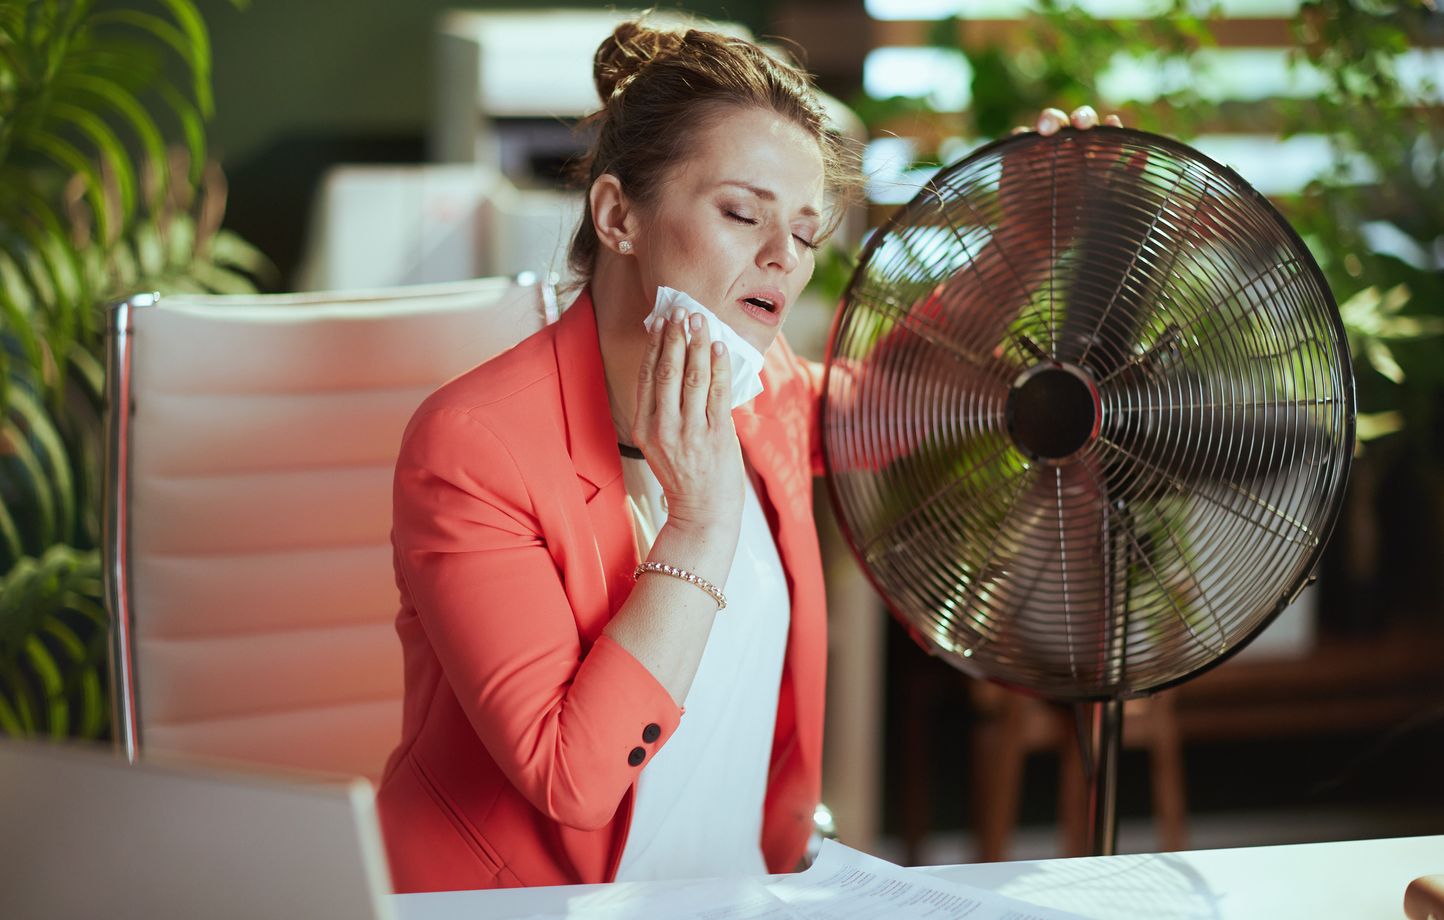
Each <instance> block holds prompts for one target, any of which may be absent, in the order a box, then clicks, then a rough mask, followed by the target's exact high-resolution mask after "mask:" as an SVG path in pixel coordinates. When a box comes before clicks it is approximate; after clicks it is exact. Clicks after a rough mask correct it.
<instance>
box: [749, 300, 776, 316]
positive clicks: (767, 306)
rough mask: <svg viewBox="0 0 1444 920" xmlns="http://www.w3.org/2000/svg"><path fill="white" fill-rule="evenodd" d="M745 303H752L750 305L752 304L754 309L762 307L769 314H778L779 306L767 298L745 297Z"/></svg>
mask: <svg viewBox="0 0 1444 920" xmlns="http://www.w3.org/2000/svg"><path fill="white" fill-rule="evenodd" d="M743 302H744V303H750V304H752V305H753V306H754V307H761V308H762V309H764V310H766V311H767V312H768V313H776V312H777V304H775V303H773V302H772V301H770V300H768V299H767V298H765V297H744V298H743Z"/></svg>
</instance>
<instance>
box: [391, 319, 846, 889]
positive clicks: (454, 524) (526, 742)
mask: <svg viewBox="0 0 1444 920" xmlns="http://www.w3.org/2000/svg"><path fill="white" fill-rule="evenodd" d="M762 377H763V382H764V384H765V390H764V391H763V393H762V395H761V396H759V397H757V399H755V400H753V401H752V402H751V403H750V404H749V405H747V406H744V407H742V408H739V409H737V410H735V411H734V413H733V418H734V420H735V422H736V427H737V434H738V438H739V439H740V441H741V444H742V449H743V452H744V453H745V455H746V457H747V459H748V460H749V461H750V463H751V464H752V466H753V468H754V469H755V470H756V472H757V475H758V478H759V479H760V485H761V488H760V491H759V498H760V499H761V501H762V504H763V508H764V510H765V511H766V513H767V517H768V521H769V522H770V523H771V525H772V532H773V536H774V537H775V538H776V540H777V548H778V552H779V554H780V556H781V558H782V564H783V568H784V569H785V570H786V573H787V577H788V587H789V589H790V591H791V601H792V622H791V626H790V629H789V633H788V643H787V655H786V659H785V662H784V665H783V671H782V685H781V693H780V696H779V698H778V704H777V721H776V725H775V728H774V735H773V744H772V754H771V767H770V771H769V775H768V784H767V795H766V803H765V807H764V815H763V828H762V838H763V839H762V841H761V843H762V849H763V855H764V857H765V858H766V861H767V866H768V868H769V870H771V871H774V872H778V871H788V870H791V869H792V868H794V867H795V866H796V865H797V863H798V861H799V859H800V858H801V856H802V854H803V850H804V848H805V846H806V843H807V839H808V836H809V833H810V831H811V828H812V815H813V810H814V808H815V806H816V804H817V801H818V796H819V786H820V779H821V763H822V706H823V679H824V670H825V662H826V649H825V633H826V615H825V607H824V603H823V578H822V562H821V557H820V555H819V552H818V546H817V533H816V529H815V527H814V524H813V517H812V477H813V476H814V475H816V473H817V472H818V471H819V470H820V449H819V438H818V432H819V428H818V415H817V405H818V399H817V395H818V384H819V379H818V374H817V373H816V372H815V371H814V370H813V369H812V368H810V367H809V366H808V365H806V364H805V363H804V362H802V361H801V360H800V359H798V358H797V356H796V355H794V354H793V352H792V350H791V349H790V348H789V347H788V345H787V343H786V342H785V341H784V340H782V339H781V338H780V337H779V339H778V340H777V342H776V343H775V344H774V345H773V347H772V348H771V349H770V350H769V351H768V353H767V356H766V361H765V365H764V370H763V373H762ZM393 513H394V520H393V529H392V544H393V547H394V559H395V568H396V581H397V586H398V587H399V589H400V593H401V610H400V613H399V614H398V616H397V623H396V628H397V632H398V633H399V634H400V638H401V644H402V649H403V653H404V657H405V675H406V690H405V700H404V714H403V721H402V740H401V743H400V745H399V746H398V747H397V748H396V750H395V751H394V752H393V753H392V755H391V757H390V759H389V760H388V762H387V765H386V770H385V773H384V774H383V776H382V780H381V786H380V789H379V790H378V793H377V805H378V809H379V811H380V817H381V823H382V829H383V832H384V835H385V839H386V846H387V852H388V855H389V857H390V863H391V872H392V878H393V881H394V883H395V886H396V890H397V891H399V892H410V891H435V890H446V889H461V888H489V887H504V886H519V885H561V884H572V883H582V882H601V881H610V880H612V879H613V878H614V877H615V874H616V869H617V863H618V861H619V860H620V859H621V855H622V847H623V844H624V843H625V842H626V839H627V830H628V827H629V824H630V821H631V815H632V797H633V787H634V784H635V782H636V780H637V776H638V774H639V773H640V772H641V770H642V769H643V767H645V765H646V763H647V761H648V759H650V757H651V756H652V755H653V754H655V753H656V752H657V750H658V749H660V748H661V747H662V745H664V744H666V742H667V739H668V738H669V737H671V735H672V733H673V732H674V731H675V730H676V728H677V725H678V722H679V720H680V718H681V716H682V713H681V710H680V709H679V708H678V707H677V705H676V704H675V703H674V702H673V701H672V698H671V697H670V695H669V694H668V693H667V691H666V690H664V689H663V688H662V686H661V685H660V684H659V683H658V682H657V681H656V679H655V678H654V677H652V675H651V673H650V672H649V671H647V670H646V668H644V667H643V666H642V665H641V664H640V663H639V662H638V661H637V660H636V659H635V658H634V657H632V655H631V654H630V653H629V652H627V651H626V650H625V649H623V648H622V647H621V646H620V645H618V644H616V643H615V642H613V641H612V640H611V639H609V638H608V637H606V636H604V635H602V627H603V626H605V625H606V624H607V621H608V620H610V619H611V617H612V616H613V615H614V614H615V613H616V612H617V609H618V608H619V607H620V606H621V605H622V602H623V601H625V600H626V599H627V595H628V594H629V593H630V591H631V590H632V570H633V568H634V567H635V566H636V565H637V562H638V559H637V549H636V542H635V539H634V537H633V533H632V521H631V517H630V512H629V511H628V508H627V493H626V488H625V486H624V483H623V480H622V467H621V458H620V455H619V453H618V450H617V439H616V434H615V431H614V430H613V427H612V421H611V413H610V410H609V407H608V403H607V387H606V380H605V377H604V375H603V371H602V360H601V351H600V348H599V345H598V340H597V329H596V319H595V315H594V312H593V308H592V303H591V298H590V296H589V294H588V293H586V292H584V293H583V294H582V295H581V296H580V297H579V298H578V300H577V301H576V303H575V304H573V306H572V307H571V308H570V309H569V310H567V311H566V313H565V314H563V316H562V318H561V319H560V320H559V321H558V322H556V323H555V324H553V325H551V326H549V327H547V328H546V329H544V330H542V331H541V332H538V333H536V334H535V335H532V336H531V337H529V338H527V339H526V340H525V341H523V342H521V343H520V344H519V345H517V346H516V347H514V348H512V349H510V350H509V351H506V352H504V353H502V354H501V355H498V356H497V357H496V358H494V359H492V360H490V361H487V362H486V363H484V364H482V365H480V366H479V367H477V368H475V369H473V370H471V371H469V372H467V373H466V374H464V375H462V376H460V377H458V378H456V379H455V380H453V381H451V382H450V383H448V384H446V385H445V386H443V387H442V388H441V389H440V390H438V391H437V392H435V393H433V394H432V395H431V396H430V397H429V398H428V399H427V400H426V401H425V402H424V403H423V404H422V405H421V407H420V408H419V409H418V410H417V412H416V414H415V415H414V416H413V418H412V420H411V422H410V424H409V425H408V426H407V429H406V432H405V435H404V436H403V439H402V446H401V451H400V456H399V459H398V460H397V464H396V478H395V492H394V509H393ZM723 615H724V616H725V615H726V614H725V613H724V614H723ZM739 677H740V678H741V676H739ZM741 679H745V678H741ZM697 820H698V822H699V824H698V829H697V831H698V833H706V816H705V815H699V816H697Z"/></svg>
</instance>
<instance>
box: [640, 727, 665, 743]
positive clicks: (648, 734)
mask: <svg viewBox="0 0 1444 920" xmlns="http://www.w3.org/2000/svg"><path fill="white" fill-rule="evenodd" d="M660 737H662V726H660V725H658V724H657V723H656V722H653V723H652V724H650V725H648V726H647V727H646V728H644V729H642V740H643V741H645V742H647V743H648V744H651V743H652V742H653V741H656V740H657V739H658V738H660Z"/></svg>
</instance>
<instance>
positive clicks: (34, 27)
mask: <svg viewBox="0 0 1444 920" xmlns="http://www.w3.org/2000/svg"><path fill="white" fill-rule="evenodd" d="M234 2H236V5H238V6H240V5H243V3H242V2H241V0H234ZM210 56H211V53H210V39H209V36H208V34H207V31H206V27H205V23H204V21H203V20H202V17H201V15H200V12H199V10H198V8H197V6H196V5H195V3H193V2H192V0H154V2H150V3H131V4H122V3H109V2H107V3H99V2H95V0H47V2H43V3H41V2H34V0H0V573H3V574H0V733H5V734H16V733H24V734H59V735H64V734H68V733H75V734H80V735H84V736H95V735H98V734H101V733H102V732H103V731H104V729H105V727H106V721H107V720H106V719H105V718H103V716H104V714H105V712H106V708H107V704H106V702H105V681H104V679H103V677H104V673H105V655H104V644H105V638H106V637H105V632H106V628H105V627H106V617H105V614H104V610H103V607H102V600H101V580H100V564H101V563H100V554H99V552H98V550H97V547H98V545H99V542H100V520H101V508H100V503H101V476H102V470H101V460H102V423H101V418H102V411H103V400H104V369H103V365H104V355H103V348H104V339H105V336H104V324H105V312H104V309H103V307H104V305H105V303H106V302H108V301H111V300H114V299H117V298H120V297H123V296H126V295H129V294H133V293H135V292H137V291H149V290H157V289H158V290H164V291H174V290H207V291H226V292H229V291H240V290H253V289H254V284H253V282H252V280H251V278H252V276H253V275H256V274H257V273H261V272H265V271H266V270H267V263H266V261H265V259H264V258H263V257H261V255H260V254H259V253H258V252H256V251H255V250H254V249H253V248H251V247H250V246H248V245H247V244H246V243H245V242H244V241H242V240H240V239H239V238H237V237H235V236H234V235H233V234H230V233H228V232H226V231H224V230H222V229H220V224H221V215H222V213H223V211H224V202H225V184H224V180H223V179H222V178H221V176H220V174H219V171H218V170H217V169H216V168H215V167H214V166H213V165H209V164H208V161H207V159H206V144H205V122H206V120H207V119H208V118H209V117H210V115H211V110H212V101H211V84H210ZM177 73H178V74H179V75H180V76H178V77H177V76H174V74H177ZM172 137H176V138H178V139H179V142H178V143H175V144H172V143H171V141H170V138H172Z"/></svg>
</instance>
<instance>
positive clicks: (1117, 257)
mask: <svg viewBox="0 0 1444 920" xmlns="http://www.w3.org/2000/svg"><path fill="white" fill-rule="evenodd" d="M1005 177H1006V179H1007V181H1006V182H1005V181H1004V178H1005ZM1030 381H1031V382H1030ZM1090 401H1091V402H1090ZM1090 405H1091V406H1092V408H1091V409H1090V408H1088V407H1089V406H1090ZM823 417H824V435H823V438H824V457H825V461H826V464H827V467H828V472H829V475H828V481H829V487H830V490H831V492H832V497H833V500H834V504H835V506H836V507H837V510H838V512H839V518H840V519H841V522H842V526H843V529H844V532H845V533H846V535H847V536H848V539H849V541H850V542H851V543H852V545H853V547H854V550H855V551H856V552H857V554H858V556H859V558H860V560H861V561H862V563H863V566H864V568H865V569H866V570H867V572H868V575H869V576H870V577H871V578H872V580H873V582H874V583H875V584H876V585H877V587H878V588H879V590H880V591H881V593H882V594H883V595H884V597H886V598H887V599H888V601H889V604H890V606H891V607H892V609H893V611H894V613H895V614H896V615H897V616H898V617H899V618H900V619H902V620H903V621H904V622H905V623H906V624H907V625H908V626H909V627H910V628H911V630H912V631H913V633H914V636H915V637H916V638H918V639H919V641H920V642H923V643H924V644H925V645H927V646H929V647H930V648H932V649H933V650H934V651H936V652H938V653H940V654H942V655H944V656H945V657H948V658H950V659H951V660H953V662H954V663H955V664H957V665H959V666H960V667H962V668H963V669H964V670H967V671H969V672H971V673H975V674H978V675H980V676H984V677H989V678H993V679H995V680H999V681H1002V682H1004V683H1008V684H1012V685H1017V686H1021V687H1025V688H1028V689H1031V690H1034V691H1036V692H1040V693H1043V694H1045V695H1049V696H1054V697H1061V698H1071V699H1101V698H1111V697H1118V696H1125V697H1126V696H1132V695H1138V694H1142V693H1148V692H1152V691H1154V690H1157V689H1160V688H1162V687H1164V686H1168V685H1171V684H1173V683H1177V682H1178V681H1181V680H1183V679H1186V678H1187V677H1189V676H1191V675H1192V674H1194V673H1197V672H1198V671H1200V670H1202V669H1204V668H1206V667H1208V666H1209V665H1211V664H1213V663H1215V662H1216V661H1218V660H1220V659H1221V658H1222V657H1224V656H1226V655H1228V654H1230V653H1231V652H1232V651H1233V650H1235V649H1236V648H1238V647H1239V646H1241V645H1242V644H1243V643H1244V642H1246V641H1247V640H1248V639H1249V638H1250V637H1251V636H1252V635H1254V634H1255V633H1256V632H1257V631H1258V630H1260V629H1261V628H1262V627H1263V626H1264V625H1266V624H1267V622H1269V620H1270V619H1271V618H1272V617H1273V616H1274V615H1275V614H1276V613H1277V612H1278V611H1279V610H1281V609H1282V607H1283V606H1284V604H1285V602H1286V601H1287V600H1288V599H1289V598H1291V597H1292V596H1294V595H1295V593H1296V592H1297V591H1298V589H1299V588H1300V587H1301V586H1302V585H1303V584H1304V582H1305V580H1306V578H1307V576H1308V575H1309V573H1310V572H1311V571H1312V570H1313V568H1314V566H1315V565H1316V564H1317V560H1318V556H1319V553H1320V552H1321V550H1322V547H1323V544H1324V542H1325V541H1326V539H1327V536H1328V532H1329V530H1330V528H1331V527H1332V523H1333V520H1334V518H1335V517H1336V515H1337V511H1338V503H1339V499H1340V495H1341V493H1342V487H1343V483H1344V481H1345V479H1346V477H1347V472H1348V465H1349V457H1350V453H1351V449H1352V445H1353V419H1354V406H1353V389H1352V378H1351V376H1350V373H1349V367H1348V353H1347V346H1346V343H1345V339H1344V335H1343V330H1342V326H1341V325H1340V322H1339V319H1338V312H1337V308H1336V306H1335V304H1334V301H1333V298H1332V295H1331V294H1330V292H1329V290H1328V287H1327V285H1326V284H1325V282H1324V280H1323V277H1322V275H1321V273H1320V272H1319V270H1318V267H1317V265H1316V264H1315V263H1314V261H1313V260H1312V258H1311V257H1310V256H1309V254H1308V252H1307V250H1306V249H1305V248H1304V246H1303V244H1302V243H1301V241H1300V240H1299V239H1298V237H1297V235H1296V234H1295V233H1294V232H1293V230H1292V229H1291V228H1290V227H1289V226H1288V225H1287V223H1286V222H1285V221H1284V220H1283V219H1282V218H1281V217H1280V216H1279V215H1278V213H1277V212H1276V211H1274V209H1273V208H1272V207H1271V206H1270V205H1269V204H1268V203H1267V201H1266V200H1265V199H1264V198H1263V197H1262V196H1260V195H1259V194H1258V193H1257V192H1255V191H1254V190H1253V189H1251V188H1250V187H1249V186H1248V185H1247V184H1246V183H1244V182H1243V180H1242V179H1240V178H1239V177H1238V176H1237V175H1236V174H1234V173H1233V172H1232V171H1231V170H1228V169H1227V168H1225V167H1222V166H1220V165H1218V164H1216V163H1214V162H1212V161H1210V160H1208V159H1207V158H1205V157H1203V156H1202V155H1200V154H1198V153H1197V152H1195V151H1193V150H1191V149H1190V148H1188V147H1185V146H1184V145H1182V144H1178V143H1176V142H1173V141H1169V140H1167V139H1165V138H1160V137H1157V136H1154V135H1150V134H1145V133H1143V132H1138V131H1131V130H1126V129H1113V128H1099V129H1094V130H1092V131H1088V132H1073V131H1068V130H1065V131H1064V132H1063V133H1062V134H1061V135H1059V136H1057V137H1054V138H1042V137H1039V136H1036V135H1027V136H1022V137H1019V138H1014V139H1010V140H1007V141H1000V142H997V143H995V144H992V145H989V146H988V147H986V148H983V149H982V150H980V151H978V152H977V153H975V154H974V155H973V156H971V157H969V158H968V159H966V160H964V161H962V162H960V163H958V164H956V165H955V166H953V167H950V168H948V169H946V170H944V171H943V172H941V173H939V174H938V176H936V177H935V178H934V180H933V181H932V183H930V185H929V186H928V187H927V188H925V189H924V190H923V191H922V192H921V193H920V194H919V195H918V196H917V197H916V198H915V199H914V200H913V201H912V202H911V203H910V204H908V205H906V206H905V207H904V208H903V209H902V210H901V211H900V212H899V213H898V214H897V215H895V216H894V218H893V220H892V221H891V222H890V223H889V224H888V225H887V226H886V227H885V228H883V229H881V230H879V231H878V232H877V233H876V234H875V235H874V238H873V239H872V240H871V241H870V242H869V244H868V246H867V248H866V249H865V251H864V254H863V257H862V260H861V264H860V265H859V267H858V269H857V271H856V273H855V274H854V276H853V279H852V282H851V284H850V286H849V289H848V292H847V295H846V297H845V299H844V302H843V307H842V309H841V310H840V311H839V313H838V316H837V319H836V321H835V324H834V328H833V333H832V341H831V344H830V346H829V361H828V375H827V386H826V392H825V395H824V407H823Z"/></svg>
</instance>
